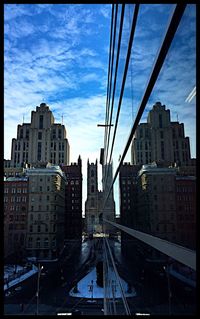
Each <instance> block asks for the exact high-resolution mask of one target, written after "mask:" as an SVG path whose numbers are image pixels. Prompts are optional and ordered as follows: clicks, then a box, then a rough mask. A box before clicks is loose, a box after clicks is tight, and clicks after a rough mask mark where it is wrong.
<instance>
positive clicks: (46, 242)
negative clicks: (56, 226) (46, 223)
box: [44, 237, 49, 247]
mask: <svg viewBox="0 0 200 319" xmlns="http://www.w3.org/2000/svg"><path fill="white" fill-rule="evenodd" d="M48 246H49V239H48V238H47V237H46V238H45V239H44V247H48Z"/></svg>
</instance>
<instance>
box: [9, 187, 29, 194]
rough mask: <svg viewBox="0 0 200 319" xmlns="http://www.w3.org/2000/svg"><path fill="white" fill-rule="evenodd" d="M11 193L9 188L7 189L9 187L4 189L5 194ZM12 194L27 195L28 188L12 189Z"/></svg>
mask: <svg viewBox="0 0 200 319" xmlns="http://www.w3.org/2000/svg"><path fill="white" fill-rule="evenodd" d="M8 193H9V188H7V187H5V188H4V194H8ZM11 193H12V194H15V193H17V194H21V193H24V194H25V193H27V188H22V189H21V188H12V189H11Z"/></svg>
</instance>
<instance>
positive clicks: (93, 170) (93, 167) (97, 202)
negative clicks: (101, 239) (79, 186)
mask: <svg viewBox="0 0 200 319" xmlns="http://www.w3.org/2000/svg"><path fill="white" fill-rule="evenodd" d="M101 202H102V192H99V191H98V171H97V160H96V163H91V164H90V163H89V160H88V162H87V200H86V202H85V222H86V231H87V233H88V234H93V233H95V232H101V231H102V214H101V212H100V207H101Z"/></svg>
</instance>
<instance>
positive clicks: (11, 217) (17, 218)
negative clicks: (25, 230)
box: [9, 215, 27, 222]
mask: <svg viewBox="0 0 200 319" xmlns="http://www.w3.org/2000/svg"><path fill="white" fill-rule="evenodd" d="M26 218H27V217H26V215H9V221H10V222H12V221H14V220H15V221H25V220H26Z"/></svg>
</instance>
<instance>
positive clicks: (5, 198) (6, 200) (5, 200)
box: [4, 197, 14, 203]
mask: <svg viewBox="0 0 200 319" xmlns="http://www.w3.org/2000/svg"><path fill="white" fill-rule="evenodd" d="M12 198H14V197H11V202H12ZM7 202H8V197H4V203H7Z"/></svg>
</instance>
